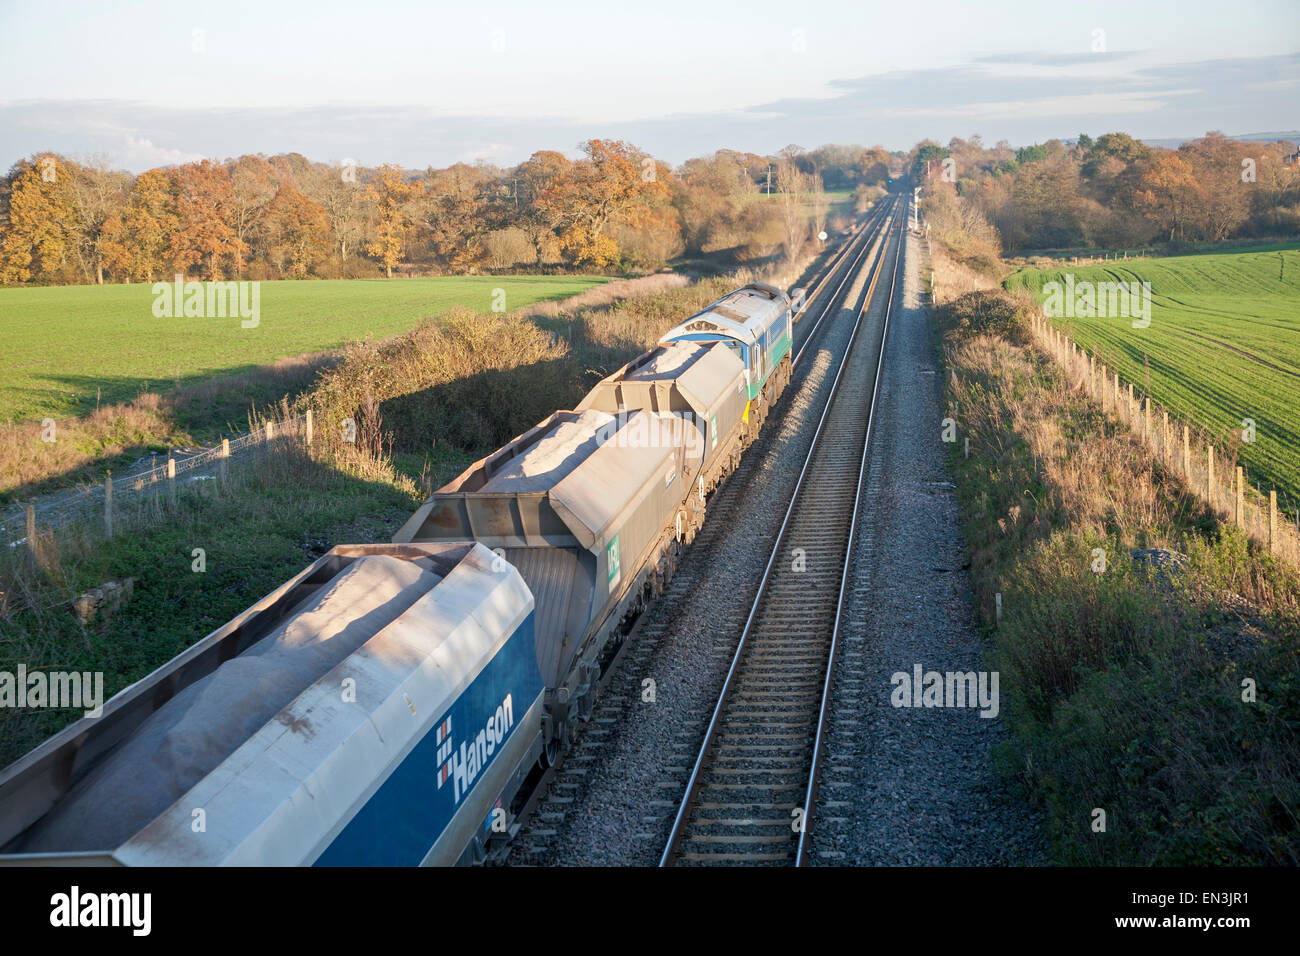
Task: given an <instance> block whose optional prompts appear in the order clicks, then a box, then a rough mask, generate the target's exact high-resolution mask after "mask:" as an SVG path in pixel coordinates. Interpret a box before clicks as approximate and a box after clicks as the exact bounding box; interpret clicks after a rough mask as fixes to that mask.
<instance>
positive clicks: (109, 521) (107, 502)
mask: <svg viewBox="0 0 1300 956" xmlns="http://www.w3.org/2000/svg"><path fill="white" fill-rule="evenodd" d="M104 537H106V538H108V540H110V541H111V540H113V472H112V469H109V472H108V474H106V475H105V476H104Z"/></svg>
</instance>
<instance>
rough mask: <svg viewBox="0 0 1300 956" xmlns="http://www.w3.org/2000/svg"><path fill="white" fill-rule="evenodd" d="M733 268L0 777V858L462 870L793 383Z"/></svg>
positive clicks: (777, 320)
mask: <svg viewBox="0 0 1300 956" xmlns="http://www.w3.org/2000/svg"><path fill="white" fill-rule="evenodd" d="M792 323H793V315H792V311H791V299H790V297H789V296H787V295H786V293H785V292H783V291H782V290H780V289H777V288H775V287H773V286H770V285H765V284H763V283H757V282H755V283H750V284H748V285H746V286H744V287H743V288H741V289H737V290H736V291H734V292H731V293H729V294H728V295H726V296H724V297H722V298H721V299H719V300H718V301H716V302H714V303H713V304H712V305H710V306H709V307H708V308H706V309H704V310H703V311H701V312H699V313H697V314H695V315H692V316H691V317H690V318H688V319H686V321H684V322H682V323H681V324H680V325H678V326H676V327H675V328H673V329H671V330H670V331H669V332H668V333H666V334H665V335H664V336H663V337H662V338H661V340H660V342H659V344H658V345H657V346H656V347H655V348H654V349H652V350H651V351H649V352H646V353H645V354H643V355H641V356H639V357H637V358H636V359H634V360H633V361H631V362H629V363H628V364H627V365H625V366H624V367H622V368H621V369H619V370H618V371H617V372H615V373H614V374H612V375H610V376H608V377H607V378H605V379H603V380H602V381H601V382H599V383H598V384H597V385H596V386H595V388H593V389H592V391H591V392H590V393H589V394H588V395H587V396H586V398H584V399H583V401H582V402H581V403H580V404H579V405H578V407H577V408H576V409H574V410H572V411H558V412H556V413H554V414H553V415H551V416H550V417H548V418H547V419H545V420H544V421H542V422H540V423H538V425H537V426H535V427H534V428H531V429H529V430H528V431H527V432H525V433H524V434H522V435H520V436H518V437H517V438H515V439H513V440H512V441H510V442H509V443H507V444H506V445H505V447H503V448H501V449H498V450H497V451H495V452H493V453H492V454H491V455H488V456H487V457H485V458H483V459H482V460H480V461H478V462H475V463H474V464H473V465H471V466H470V467H469V468H468V469H467V470H466V471H465V472H464V473H462V474H461V475H459V476H458V477H457V478H455V479H454V480H452V481H451V482H450V483H448V484H447V485H446V486H444V487H443V488H440V489H439V490H438V491H436V492H435V493H434V494H433V496H432V497H431V498H430V499H429V500H428V501H427V502H426V503H425V504H424V505H423V506H422V507H421V508H420V509H419V510H418V511H416V513H415V514H414V515H413V516H412V517H411V518H410V520H409V521H407V522H406V524H405V525H404V526H403V527H402V528H401V529H400V530H399V531H398V533H397V534H396V535H395V536H394V539H393V543H391V544H374V545H341V546H338V547H335V548H333V549H332V550H331V551H329V552H328V553H327V554H325V555H324V556H323V557H321V558H320V559H319V560H317V561H316V562H315V563H313V564H312V565H311V566H310V567H308V568H307V569H305V570H304V571H302V572H301V573H300V574H298V575H297V576H296V577H294V578H293V579H292V580H290V581H288V582H286V583H284V584H282V585H281V586H280V587H279V588H277V589H276V590H275V591H273V592H272V593H271V594H268V595H267V596H266V597H264V598H263V599H262V600H260V601H258V602H257V603H256V604H254V605H253V606H252V607H251V608H249V609H248V610H247V611H245V612H244V613H242V614H240V615H239V616H238V617H236V618H235V619H234V620H232V621H230V622H229V623H227V624H226V625H224V626H223V627H221V628H219V629H218V630H216V631H214V632H213V633H212V634H210V635H208V636H207V637H206V638H204V639H203V640H201V641H199V642H198V643H197V644H195V645H194V646H192V647H190V648H189V649H187V650H186V651H184V652H183V653H181V654H180V655H178V656H177V657H175V658H174V659H172V660H171V661H169V662H168V663H167V664H165V665H164V666H163V667H161V668H159V669H158V670H157V671H155V672H154V673H152V674H150V675H149V676H148V677H146V678H144V679H143V680H141V681H139V682H138V683H136V684H133V685H132V686H130V687H128V688H126V689H125V690H123V691H122V692H121V693H119V694H117V695H116V696H114V697H113V698H112V699H111V700H109V701H108V702H107V703H106V704H105V705H104V708H103V714H102V715H101V716H99V717H97V718H90V717H86V718H83V719H81V720H79V721H77V722H76V723H74V724H72V725H71V726H69V727H67V728H66V729H65V730H63V731H62V732H61V733H59V734H57V735H56V736H54V737H52V738H51V739H50V740H48V741H46V742H45V743H44V744H43V745H41V746H40V747H38V748H37V749H36V750H34V751H32V752H31V753H29V754H28V755H27V756H25V757H23V758H22V759H20V760H19V761H17V762H16V763H14V764H12V765H11V766H10V767H8V768H6V769H5V770H4V771H3V772H2V773H0V863H5V864H9V865H24V864H28V865H36V864H51V863H55V864H57V863H76V864H104V865H225V864H232V865H236V864H243V865H248V864H252V865H322V866H338V865H360V866H367V865H369V866H400V865H418V864H426V865H428V864H433V865H439V864H456V863H460V864H465V863H475V862H482V861H484V860H487V859H490V858H494V857H496V856H498V855H500V854H501V853H502V852H503V850H504V848H505V845H506V844H507V843H508V841H509V839H510V837H511V836H512V835H513V833H514V831H515V830H517V826H518V825H517V823H516V820H515V815H516V814H517V812H518V811H519V809H520V806H521V803H522V795H523V794H524V793H525V792H526V789H527V788H526V783H527V782H528V781H529V780H530V779H535V776H536V774H538V773H539V772H540V770H539V768H541V767H543V766H545V765H546V764H547V763H548V762H552V761H554V760H555V759H556V755H557V754H558V753H559V752H560V751H561V750H562V749H563V748H564V747H565V746H566V745H567V743H568V742H569V741H570V739H571V735H572V733H573V730H574V727H575V724H576V723H577V722H578V721H581V720H585V719H587V718H589V717H590V715H591V712H592V706H593V703H594V699H595V695H596V687H597V680H598V678H599V676H600V674H601V672H602V668H603V667H604V666H605V665H606V664H607V663H608V661H609V660H610V659H611V658H612V656H613V653H614V651H615V649H616V647H617V645H618V643H619V642H620V641H621V640H622V639H623V637H624V636H625V635H626V632H627V630H628V629H629V627H630V623H631V622H632V621H633V620H634V619H635V616H636V615H637V614H638V613H639V612H640V610H641V609H642V608H643V607H644V606H645V605H646V604H647V602H648V601H650V600H652V599H653V597H654V595H655V594H657V593H659V592H660V591H661V590H662V588H663V586H664V583H665V582H666V581H667V580H668V579H669V577H671V575H672V573H673V570H674V568H675V567H676V565H677V562H678V560H679V559H680V557H681V554H682V549H683V548H684V547H686V546H687V545H688V544H689V543H690V541H691V540H692V538H693V537H694V535H695V533H696V532H697V530H698V529H699V528H700V526H701V524H702V522H703V520H704V512H705V506H706V503H707V500H708V496H709V493H710V492H711V491H712V490H713V489H714V488H716V487H717V486H718V485H719V484H720V483H721V482H722V481H724V480H725V479H726V477H727V476H728V475H729V474H730V473H731V472H732V471H733V470H734V469H735V467H736V465H737V464H738V463H739V461H740V459H741V455H742V454H743V453H744V451H745V449H746V448H747V447H748V445H749V444H750V443H751V442H753V440H754V439H755V438H756V437H757V435H758V434H759V431H760V430H761V428H762V426H763V422H764V421H765V419H766V416H767V414H768V412H769V410H770V409H771V407H772V405H773V404H774V403H775V402H776V400H777V398H778V397H779V395H780V394H781V392H782V390H783V389H784V388H785V386H786V384H787V383H788V382H789V380H790V374H791V361H792V359H791V333H792Z"/></svg>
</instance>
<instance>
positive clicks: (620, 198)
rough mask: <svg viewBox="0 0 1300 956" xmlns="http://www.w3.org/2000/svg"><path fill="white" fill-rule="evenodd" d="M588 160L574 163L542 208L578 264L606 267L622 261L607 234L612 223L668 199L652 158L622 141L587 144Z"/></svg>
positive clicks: (541, 201) (544, 198) (546, 195)
mask: <svg viewBox="0 0 1300 956" xmlns="http://www.w3.org/2000/svg"><path fill="white" fill-rule="evenodd" d="M582 151H583V152H584V153H586V154H587V158H586V159H585V160H582V161H580V162H577V163H573V164H572V165H571V166H570V167H569V168H568V170H566V171H565V173H564V174H562V175H560V176H558V177H556V178H555V179H554V180H552V181H551V183H550V185H549V186H548V188H547V189H546V190H545V191H544V192H542V194H541V195H539V196H538V197H537V205H538V207H539V209H540V210H541V211H542V212H543V214H544V215H545V216H546V217H547V220H548V222H549V223H550V225H551V227H552V228H553V229H555V231H556V233H557V234H558V235H559V237H560V245H561V247H562V248H563V250H564V252H565V254H566V255H567V256H568V257H569V259H570V261H571V262H573V263H574V264H575V265H589V266H594V267H596V268H603V267H605V266H607V265H609V264H611V263H612V262H614V261H615V260H616V259H617V258H618V244H617V243H616V242H615V241H614V240H613V239H612V238H611V237H610V236H608V235H607V234H606V232H605V229H606V227H607V226H608V225H609V224H610V222H611V221H612V220H613V219H615V218H616V217H618V216H620V215H625V214H629V213H630V212H631V211H632V210H633V209H634V208H635V207H644V206H645V205H646V203H648V202H650V201H653V200H655V199H666V198H667V197H668V196H669V192H668V188H667V186H666V185H665V184H664V183H662V182H660V180H659V176H658V173H657V170H656V167H655V164H654V160H652V159H651V158H650V157H649V156H646V155H645V154H644V153H642V152H641V151H640V150H638V149H636V147H634V146H631V145H629V144H627V143H624V142H622V141H619V140H608V141H607V140H599V139H593V140H588V141H587V142H585V143H583V144H582Z"/></svg>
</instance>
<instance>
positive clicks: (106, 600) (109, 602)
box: [72, 578, 135, 624]
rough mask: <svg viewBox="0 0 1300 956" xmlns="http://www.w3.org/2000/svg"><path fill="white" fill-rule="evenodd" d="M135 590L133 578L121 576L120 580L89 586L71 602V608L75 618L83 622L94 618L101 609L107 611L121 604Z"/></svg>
mask: <svg viewBox="0 0 1300 956" xmlns="http://www.w3.org/2000/svg"><path fill="white" fill-rule="evenodd" d="M134 590H135V578H123V579H122V580H121V581H106V582H105V583H104V584H102V585H100V586H99V587H97V588H91V589H90V590H89V591H86V592H84V593H83V594H82V595H81V596H80V597H78V598H77V600H75V601H74V602H72V609H73V610H74V611H75V612H76V614H77V618H78V619H79V620H80V621H81V623H83V624H85V623H87V622H88V621H91V620H93V619H94V618H95V616H96V615H97V614H99V613H100V612H101V611H102V612H104V613H108V612H110V611H113V610H116V609H117V608H118V607H120V606H121V604H122V602H123V601H126V600H128V599H129V598H130V597H131V593H132V592H133V591H134Z"/></svg>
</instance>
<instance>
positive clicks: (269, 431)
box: [266, 418, 275, 445]
mask: <svg viewBox="0 0 1300 956" xmlns="http://www.w3.org/2000/svg"><path fill="white" fill-rule="evenodd" d="M274 437H275V428H274V426H273V425H272V424H271V420H270V419H269V418H268V419H267V420H266V443H267V444H268V445H269V444H270V443H271V439H272V438H274Z"/></svg>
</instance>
